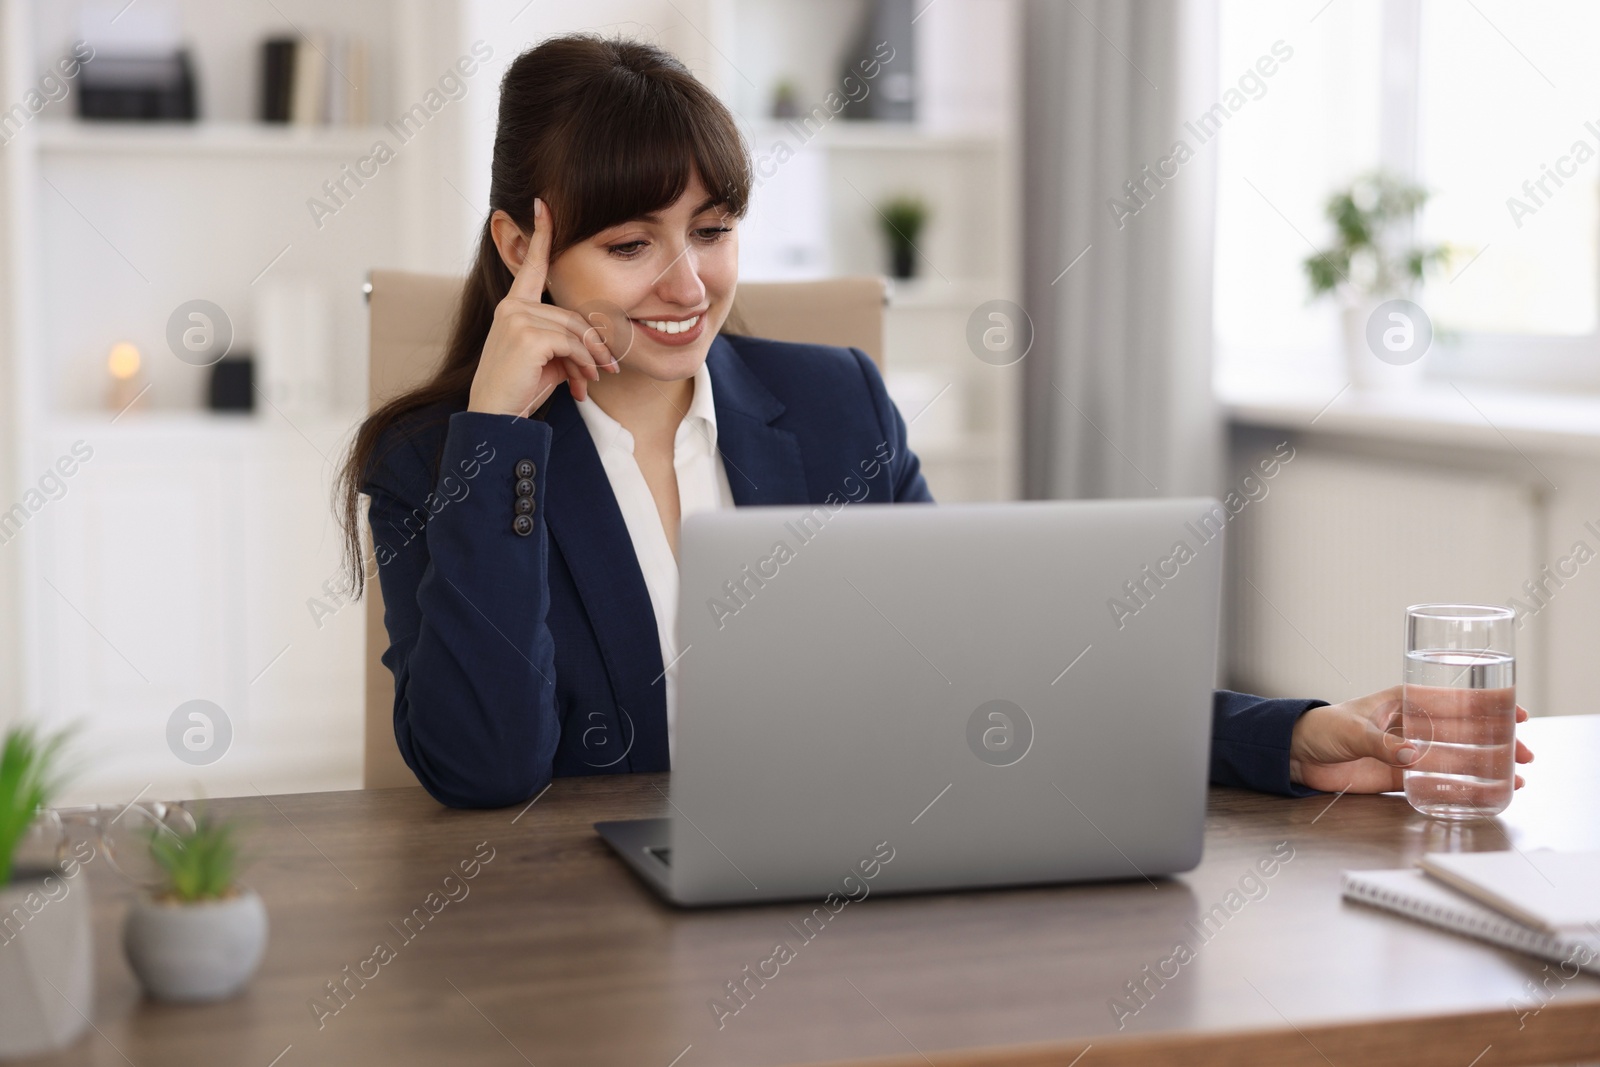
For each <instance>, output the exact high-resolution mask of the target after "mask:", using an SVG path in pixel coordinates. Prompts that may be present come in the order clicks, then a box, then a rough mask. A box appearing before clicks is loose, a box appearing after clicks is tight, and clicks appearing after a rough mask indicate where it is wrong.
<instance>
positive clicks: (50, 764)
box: [0, 724, 72, 886]
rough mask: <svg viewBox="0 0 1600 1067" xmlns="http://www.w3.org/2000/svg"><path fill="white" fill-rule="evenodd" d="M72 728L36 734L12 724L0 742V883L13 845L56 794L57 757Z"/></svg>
mask: <svg viewBox="0 0 1600 1067" xmlns="http://www.w3.org/2000/svg"><path fill="white" fill-rule="evenodd" d="M71 735H72V730H71V729H70V728H69V729H66V730H62V731H59V732H57V733H54V734H40V733H39V732H38V730H36V729H35V728H34V727H33V726H31V725H27V724H24V725H21V726H15V727H12V728H11V729H10V730H9V731H7V733H6V737H5V743H4V745H3V746H0V886H5V885H9V884H10V882H11V871H12V864H13V863H14V862H15V860H16V852H17V847H18V846H19V845H20V844H21V843H22V839H23V837H24V836H26V834H27V832H28V828H29V827H30V826H32V825H33V820H34V819H36V818H37V817H38V815H39V811H40V809H41V808H46V807H48V806H49V805H50V804H51V803H53V802H54V800H55V798H56V797H57V796H58V795H60V792H61V787H62V786H63V785H64V784H65V782H66V778H67V775H66V773H65V771H64V770H63V768H62V766H61V757H62V755H63V753H64V751H65V748H66V745H67V741H68V739H69V738H70V737H71Z"/></svg>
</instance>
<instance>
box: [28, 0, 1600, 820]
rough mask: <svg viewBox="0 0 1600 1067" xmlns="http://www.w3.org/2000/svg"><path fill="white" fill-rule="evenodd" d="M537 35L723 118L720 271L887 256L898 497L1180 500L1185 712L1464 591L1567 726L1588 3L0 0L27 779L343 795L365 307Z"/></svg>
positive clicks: (1591, 463)
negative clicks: (341, 497) (40, 751)
mask: <svg viewBox="0 0 1600 1067" xmlns="http://www.w3.org/2000/svg"><path fill="white" fill-rule="evenodd" d="M575 30H594V31H598V32H602V33H605V34H622V35H629V36H638V37H642V38H645V39H648V40H650V41H653V42H655V43H658V44H660V45H662V46H663V47H666V48H667V49H669V50H671V51H673V52H674V53H676V54H677V55H678V56H680V57H681V58H682V59H683V61H684V62H685V63H686V64H687V65H688V66H689V67H690V68H691V69H692V70H693V71H695V73H696V74H697V75H698V76H699V77H701V78H702V79H703V80H704V81H705V82H706V83H707V84H709V85H710V86H711V87H712V88H713V89H714V90H715V91H716V92H717V93H718V94H719V95H720V96H721V97H722V99H723V100H725V101H726V102H727V104H728V105H729V107H730V108H731V109H732V110H733V112H734V114H735V115H736V116H737V117H738V120H739V122H740V124H741V126H742V127H743V128H744V130H745V132H746V135H747V137H748V140H749V143H750V147H751V151H752V155H753V158H754V160H755V169H756V192H755V197H754V203H753V207H752V211H751V215H750V217H749V218H748V219H747V220H746V221H745V223H744V224H743V226H742V228H741V238H740V240H741V277H742V278H744V279H746V280H752V281H758V280H759V281H770V280H784V279H805V278H818V277H827V276H834V275H851V274H885V275H889V276H892V277H893V279H894V281H893V286H892V291H891V297H890V302H889V306H888V309H887V344H886V356H885V361H884V362H885V369H886V370H885V373H886V378H887V380H888V383H889V386H890V390H891V392H892V393H893V395H894V396H895V398H896V401H897V403H898V404H899V406H900V408H901V410H902V412H903V413H904V414H905V416H906V418H907V419H908V420H912V421H911V428H910V434H911V444H912V447H913V448H914V449H915V450H916V451H917V453H918V454H919V455H920V456H921V458H922V461H923V464H924V469H925V471H926V474H927V477H928V480H929V483H930V485H931V487H932V490H933V492H934V494H935V496H936V497H937V498H938V499H940V500H941V501H945V502H956V501H982V500H1004V499H1017V498H1074V497H1105V496H1147V495H1191V494H1192V495H1199V494H1206V495H1212V496H1215V497H1217V498H1218V499H1219V500H1221V501H1222V502H1223V505H1224V508H1225V511H1226V518H1225V519H1224V520H1222V521H1223V524H1224V525H1225V526H1226V527H1227V535H1226V546H1227V551H1228V553H1229V580H1228V590H1227V597H1226V606H1225V614H1226V626H1225V639H1224V655H1223V660H1222V663H1221V664H1220V665H1219V684H1225V685H1228V686H1230V687H1234V688H1241V689H1248V690H1253V691H1257V692H1262V693H1268V694H1275V695H1276V694H1282V695H1302V696H1319V697H1322V698H1324V699H1327V700H1339V699H1343V698H1345V697H1349V696H1355V695H1359V694H1361V693H1365V692H1370V691H1372V690H1375V689H1377V688H1381V687H1383V686H1387V685H1391V684H1395V683H1397V682H1398V681H1399V671H1400V662H1401V618H1402V610H1403V608H1404V607H1405V606H1406V605H1407V604H1409V603H1415V602H1419V601H1425V600H1466V601H1474V602H1485V603H1496V604H1511V605H1512V606H1514V607H1516V608H1517V610H1518V613H1519V616H1520V619H1521V627H1520V629H1519V631H1518V642H1519V646H1518V652H1519V656H1520V659H1521V664H1520V670H1519V679H1518V680H1519V685H1520V692H1519V696H1520V698H1521V700H1522V702H1523V703H1524V704H1526V705H1527V706H1529V707H1530V708H1531V709H1532V710H1533V712H1534V713H1535V714H1571V713H1576V712H1582V711H1588V710H1590V708H1589V706H1588V694H1587V690H1586V687H1585V684H1584V683H1585V682H1586V680H1587V679H1586V676H1585V675H1584V674H1583V670H1584V667H1583V664H1584V662H1586V657H1587V656H1588V655H1589V654H1591V650H1592V649H1593V648H1594V647H1595V646H1596V644H1597V643H1600V579H1597V578H1595V577H1594V576H1592V575H1591V573H1590V572H1591V571H1596V570H1600V567H1594V566H1590V565H1589V564H1590V562H1591V560H1592V559H1593V557H1594V556H1595V555H1596V553H1597V552H1600V466H1597V464H1596V459H1597V457H1600V396H1597V395H1596V390H1597V389H1600V358H1597V357H1600V337H1597V335H1596V331H1597V316H1596V305H1597V299H1600V257H1597V241H1600V219H1597V211H1596V208H1597V194H1600V187H1597V181H1596V178H1597V174H1600V68H1597V67H1596V65H1595V64H1594V63H1593V62H1592V57H1591V53H1592V44H1593V43H1594V42H1595V41H1596V40H1597V39H1600V8H1596V7H1595V6H1594V5H1592V4H1588V3H1583V2H1579V0H1538V2H1525V3H1520V4H1514V3H1511V2H1509V0H1472V2H1467V3H1462V2H1458V0H1303V2H1302V0H1135V2H1123V0H592V2H585V3H583V4H571V3H567V2H564V0H427V2H425V0H381V2H380V0H317V2H311V0H237V2H233V3H229V4H225V5H217V4H208V3H202V2H201V0H109V2H100V0H81V2H79V0H0V413H3V414H0V418H3V423H0V720H11V719H14V718H19V717H32V718H36V719H41V720H45V721H47V722H50V723H53V724H64V723H67V722H74V721H76V722H81V723H83V724H84V726H85V735H86V740H87V744H86V745H85V749H86V751H87V753H88V757H89V758H88V760H87V764H86V766H87V773H86V774H85V775H84V776H83V777H82V778H80V779H79V781H78V783H77V785H76V786H75V791H74V793H73V797H74V798H75V799H79V800H94V801H107V802H109V801H115V800H119V799H128V798H131V797H133V796H135V795H139V794H141V793H142V794H144V795H147V796H153V797H163V798H179V797H187V796H192V795H197V794H205V795H212V796H216V795H232V794H241V793H252V792H256V791H262V792H267V793H272V792H283V791H294V790H313V789H337V788H354V787H356V786H358V785H359V783H360V775H361V759H362V741H361V730H362V723H361V716H362V697H363V685H364V676H363V642H364V633H365V631H364V625H365V619H364V611H363V610H362V609H361V608H360V607H357V606H353V605H352V603H351V601H350V598H349V592H348V588H347V587H346V585H345V583H344V580H343V578H342V576H341V573H340V557H339V540H338V533H337V527H336V524H335V522H334V519H333V515H332V512H331V508H330V494H331V489H332V479H333V476H334V473H335V471H336V468H337V465H338V461H339V459H340V457H341V455H342V453H343V450H344V448H345V447H346V446H347V444H348V442H349V439H350V436H351V433H352V431H353V429H354V427H355V426H356V425H357V424H358V423H359V421H360V419H361V418H362V416H363V414H364V411H365V407H366V397H367V382H366V366H367V319H366V306H365V303H364V297H363V291H362V286H363V282H364V280H365V277H366V274H367V272H368V271H369V270H371V269H373V268H404V269H410V270H420V271H430V272H441V273H460V272H462V271H464V269H465V267H466V265H467V262H468V256H469V252H470V251H471V249H472V248H473V247H474V241H475V236H476V233H477V231H478V228H479V227H480V226H481V224H482V221H483V218H484V214H485V210H486V208H485V203H486V196H487V188H488V165H489V158H490V151H491V148H492V144H493V137H494V119H495V109H496V98H497V88H498V82H499V79H500V76H501V74H502V73H503V72H504V70H505V67H506V65H507V64H508V63H509V62H510V61H511V60H512V59H513V58H514V57H515V56H516V55H517V54H518V53H519V52H521V51H522V50H524V49H526V48H527V47H530V46H531V45H533V44H535V43H537V42H538V41H539V40H541V39H543V38H545V37H547V36H550V35H552V34H556V33H563V32H569V31H575ZM869 57H875V58H876V59H877V60H878V61H879V63H878V65H877V66H876V67H873V68H863V67H862V66H861V65H860V64H861V62H862V61H863V60H865V59H867V58H869ZM885 57H892V58H885ZM865 69H873V70H875V71H876V73H875V74H873V75H872V76H867V75H864V74H863V73H861V72H862V71H863V70H865ZM196 716H198V717H196Z"/></svg>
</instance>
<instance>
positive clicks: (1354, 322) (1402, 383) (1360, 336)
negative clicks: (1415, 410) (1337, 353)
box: [1340, 296, 1432, 389]
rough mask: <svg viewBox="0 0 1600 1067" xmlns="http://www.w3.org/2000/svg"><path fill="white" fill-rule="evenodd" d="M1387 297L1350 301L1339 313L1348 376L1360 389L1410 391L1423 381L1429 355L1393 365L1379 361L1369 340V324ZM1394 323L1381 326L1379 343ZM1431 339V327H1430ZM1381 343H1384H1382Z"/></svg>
mask: <svg viewBox="0 0 1600 1067" xmlns="http://www.w3.org/2000/svg"><path fill="white" fill-rule="evenodd" d="M1388 299H1390V298H1388V297H1370V296H1363V297H1359V298H1352V299H1347V300H1346V301H1345V303H1344V306H1343V308H1342V309H1341V312H1340V327H1341V333H1342V335H1343V337H1342V340H1343V342H1344V364H1345V373H1346V374H1348V375H1349V376H1350V383H1351V385H1353V386H1355V388H1357V389H1409V388H1413V387H1415V386H1416V385H1418V384H1420V383H1421V382H1422V380H1423V377H1424V373H1425V367H1426V365H1427V362H1428V356H1427V354H1424V355H1423V356H1421V357H1420V358H1418V359H1414V360H1412V361H1411V362H1409V363H1399V364H1396V363H1390V362H1386V361H1385V360H1382V359H1379V358H1378V355H1377V353H1376V352H1375V351H1374V350H1373V347H1372V344H1371V343H1370V340H1369V338H1368V336H1367V329H1368V324H1369V321H1370V320H1371V318H1372V316H1373V314H1374V313H1375V312H1376V311H1377V310H1378V307H1379V305H1381V304H1383V303H1385V302H1386V301H1387V300H1388ZM1386 328H1395V324H1393V323H1380V324H1379V329H1378V331H1377V332H1378V335H1379V337H1380V339H1381V338H1382V336H1383V332H1384V330H1385V329H1386ZM1427 329H1428V330H1429V336H1430V337H1431V331H1432V326H1431V325H1429V326H1428V327H1427ZM1380 343H1381V340H1380Z"/></svg>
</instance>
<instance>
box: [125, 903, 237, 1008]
mask: <svg viewBox="0 0 1600 1067" xmlns="http://www.w3.org/2000/svg"><path fill="white" fill-rule="evenodd" d="M122 948H123V951H124V952H126V953H127V956H128V965H129V966H130V967H132V968H133V973H134V974H135V975H137V976H138V978H139V984H140V985H142V986H144V990H145V992H146V993H148V994H149V995H150V996H152V997H155V998H157V999H159V1000H222V999H224V998H226V997H231V996H233V995H234V994H235V993H238V992H239V991H240V990H241V989H243V988H244V987H245V983H247V982H249V981H250V977H251V976H252V975H253V974H255V973H256V968H257V967H259V966H260V965H261V957H262V955H263V954H265V952H266V950H267V909H266V907H265V906H264V905H263V904H262V903H261V898H260V897H259V896H257V895H256V893H255V892H254V891H253V890H249V889H245V890H240V891H239V892H237V893H235V894H234V895H233V896H231V897H225V898H223V899H222V900H202V901H197V902H195V903H192V904H183V903H178V902H175V901H163V900H156V899H153V898H151V897H149V896H141V897H140V898H139V899H138V900H136V901H134V903H133V906H132V907H131V908H129V909H128V918H127V920H126V921H125V922H124V923H123V925H122Z"/></svg>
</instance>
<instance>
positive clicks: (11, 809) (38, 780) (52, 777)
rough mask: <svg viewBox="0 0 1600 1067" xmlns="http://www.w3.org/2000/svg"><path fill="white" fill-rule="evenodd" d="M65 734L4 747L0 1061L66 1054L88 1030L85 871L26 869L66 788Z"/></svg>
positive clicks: (20, 738) (17, 732)
mask: <svg viewBox="0 0 1600 1067" xmlns="http://www.w3.org/2000/svg"><path fill="white" fill-rule="evenodd" d="M66 740H67V734H66V733H64V732H63V733H57V734H52V735H41V734H39V733H38V732H37V731H36V730H34V729H33V728H32V727H30V726H17V727H13V728H12V729H11V730H9V731H8V732H7V733H6V735H5V743H4V746H3V747H0V1058H5V1059H9V1058H11V1057H14V1056H28V1055H34V1054H37V1053H42V1052H49V1051H52V1050H54V1049H59V1048H62V1047H63V1046H65V1045H68V1044H70V1043H71V1042H72V1041H73V1040H75V1039H76V1038H77V1037H78V1035H79V1034H81V1033H82V1032H83V1030H84V1028H85V1027H87V1026H88V1024H89V1019H88V1015H87V1013H88V1012H89V1011H90V1010H91V1005H90V1001H91V999H92V998H93V978H94V961H93V954H92V949H93V944H92V942H91V941H90V937H89V932H90V931H89V892H88V886H87V884H86V883H87V881H88V879H85V878H80V877H78V875H79V873H80V869H81V865H80V864H78V863H76V862H74V863H73V864H72V867H71V869H70V870H68V869H65V868H63V867H58V866H21V865H18V864H16V859H17V852H18V849H19V848H20V846H21V845H22V842H23V839H24V838H25V837H26V836H27V834H28V830H29V828H30V827H32V826H33V824H34V821H35V820H36V819H37V818H38V817H39V813H40V810H41V809H43V808H46V807H48V806H49V805H50V804H51V803H52V802H53V801H54V799H55V797H56V795H57V794H58V793H59V791H60V788H61V786H62V784H63V782H64V781H65V775H64V774H63V773H62V770H61V756H62V752H63V749H64V747H65V745H66Z"/></svg>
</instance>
